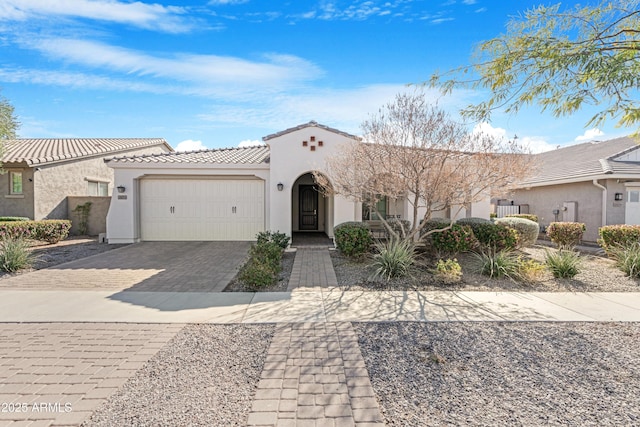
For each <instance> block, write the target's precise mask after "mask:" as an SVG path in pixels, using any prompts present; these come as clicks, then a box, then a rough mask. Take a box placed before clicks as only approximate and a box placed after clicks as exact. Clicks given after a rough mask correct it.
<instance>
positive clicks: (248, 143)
mask: <svg viewBox="0 0 640 427" xmlns="http://www.w3.org/2000/svg"><path fill="white" fill-rule="evenodd" d="M258 145H264V143H263V142H262V141H258V140H257V139H254V140H251V139H245V140H244V141H240V143H239V144H238V147H256V146H258Z"/></svg>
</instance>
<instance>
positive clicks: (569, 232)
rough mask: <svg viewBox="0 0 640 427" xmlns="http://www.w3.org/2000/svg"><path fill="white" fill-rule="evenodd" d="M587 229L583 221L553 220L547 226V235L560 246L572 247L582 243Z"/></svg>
mask: <svg viewBox="0 0 640 427" xmlns="http://www.w3.org/2000/svg"><path fill="white" fill-rule="evenodd" d="M586 229H587V227H586V226H585V225H584V224H583V223H581V222H552V223H551V224H549V226H548V227H547V236H549V239H551V241H552V242H553V243H555V244H556V245H558V247H559V248H572V247H574V246H575V245H577V244H578V243H580V241H581V240H582V235H583V234H584V231H585V230H586Z"/></svg>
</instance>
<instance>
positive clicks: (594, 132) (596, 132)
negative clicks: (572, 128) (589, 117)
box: [574, 128, 604, 142]
mask: <svg viewBox="0 0 640 427" xmlns="http://www.w3.org/2000/svg"><path fill="white" fill-rule="evenodd" d="M602 135H604V132H602V131H601V130H600V129H598V128H592V129H587V130H586V131H585V132H584V133H583V134H582V135H579V136H576V138H575V139H574V141H576V142H582V141H591V140H593V139H595V138H596V137H598V136H602Z"/></svg>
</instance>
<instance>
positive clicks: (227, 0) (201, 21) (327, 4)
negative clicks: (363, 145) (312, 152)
mask: <svg viewBox="0 0 640 427" xmlns="http://www.w3.org/2000/svg"><path fill="white" fill-rule="evenodd" d="M564 3H565V4H572V3H574V2H564ZM538 4H540V1H528V0H521V1H504V0H455V1H454V0H435V1H434V0H381V1H379V0H366V1H360V0H358V1H339V0H334V1H330V0H326V1H325V0H321V1H316V0H307V1H294V0H292V1H283V2H276V1H268V0H210V1H207V0H202V1H195V0H190V1H178V0H175V1H172V0H168V1H156V2H151V1H137V2H130V1H126V0H2V2H0V56H1V57H2V61H1V62H0V88H1V89H2V92H1V94H2V95H3V96H4V97H6V98H8V99H9V100H10V101H11V103H12V104H13V105H14V107H15V108H16V113H17V115H18V116H19V119H20V121H21V122H22V127H21V129H20V131H19V134H20V136H22V137H34V138H35V137H60V138H64V137H163V138H165V139H166V140H167V141H168V142H169V143H170V144H171V145H173V146H174V147H176V146H180V147H181V148H185V147H186V148H217V147H232V146H237V145H238V144H240V143H242V144H249V143H251V141H259V140H260V139H261V138H262V137H263V136H265V135H268V134H270V133H273V132H277V131H280V130H283V129H286V128H288V127H292V126H296V125H298V124H301V123H305V122H308V121H310V120H316V121H318V122H320V123H322V124H326V125H328V126H332V127H335V128H338V129H340V130H343V131H346V132H351V133H354V134H359V133H360V124H361V123H362V121H363V120H365V119H366V118H367V117H368V115H369V114H371V113H375V112H376V111H377V110H378V108H379V107H380V106H382V105H383V104H385V103H387V102H389V101H391V100H392V99H393V97H394V95H395V94H396V93H398V92H401V91H406V90H412V89H407V86H406V85H407V84H410V83H420V82H423V81H425V80H428V78H429V77H430V76H431V74H432V73H433V72H434V71H436V70H440V71H445V70H448V69H451V68H454V67H456V66H460V65H465V64H467V63H468V62H469V59H470V56H471V53H472V51H473V47H474V45H476V44H477V43H479V42H480V41H482V40H486V39H489V38H492V37H495V36H497V35H499V34H500V33H502V32H503V31H504V28H505V24H506V22H507V20H508V18H509V16H513V15H516V14H517V13H518V12H521V11H524V10H526V9H528V8H531V7H533V6H536V5H538ZM429 96H431V97H432V98H433V101H434V102H438V105H440V106H441V107H442V108H445V109H447V110H449V111H451V112H455V111H458V110H459V109H460V108H462V107H464V106H465V105H467V104H468V103H470V102H473V101H478V100H480V99H482V93H475V92H471V91H458V92H455V93H454V94H453V95H452V96H448V97H446V98H442V97H440V96H439V95H438V94H437V93H436V92H435V91H434V92H429ZM590 113H592V112H590V111H583V112H581V113H580V114H576V115H574V116H571V117H569V118H562V119H555V118H553V117H551V116H550V115H547V114H541V113H540V111H539V110H538V109H537V108H529V109H525V110H523V111H521V112H520V113H519V114H518V115H504V114H499V113H498V114H496V115H495V116H494V117H493V120H492V122H491V123H490V124H484V125H483V128H484V129H485V130H486V131H488V132H492V133H496V134H498V135H502V136H505V137H507V138H511V137H512V136H513V135H515V134H517V135H518V137H519V138H520V141H523V142H526V143H529V144H530V145H531V148H532V149H533V150H535V151H539V150H542V149H549V148H550V147H555V146H557V145H565V144H572V143H576V141H581V140H584V139H591V138H597V139H609V138H613V137H616V136H620V135H624V134H629V133H632V132H633V131H634V130H635V129H633V130H630V129H618V128H615V127H614V126H613V122H612V123H608V124H607V125H606V126H605V127H603V128H602V129H586V128H585V127H584V125H585V123H586V122H587V120H588V118H589V117H590V116H591V114H590ZM185 141H187V142H185Z"/></svg>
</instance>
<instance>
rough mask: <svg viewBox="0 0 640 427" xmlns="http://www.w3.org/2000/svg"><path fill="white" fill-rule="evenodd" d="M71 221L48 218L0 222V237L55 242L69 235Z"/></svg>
mask: <svg viewBox="0 0 640 427" xmlns="http://www.w3.org/2000/svg"><path fill="white" fill-rule="evenodd" d="M70 229H71V221H69V220H66V219H48V220H41V221H13V222H0V239H6V238H11V239H20V238H21V239H35V240H43V241H46V242H49V243H57V242H59V241H60V240H64V239H66V238H67V237H68V236H69V230H70Z"/></svg>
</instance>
